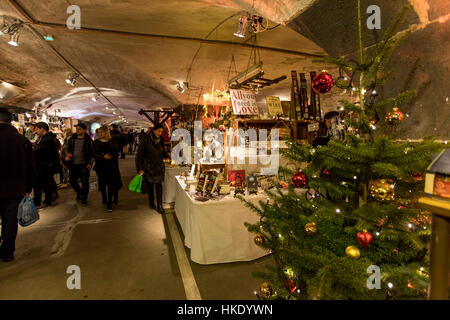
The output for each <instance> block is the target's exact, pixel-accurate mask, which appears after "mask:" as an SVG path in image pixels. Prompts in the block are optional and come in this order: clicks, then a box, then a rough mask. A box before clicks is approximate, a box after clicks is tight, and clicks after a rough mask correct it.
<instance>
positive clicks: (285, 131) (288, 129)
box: [237, 119, 327, 144]
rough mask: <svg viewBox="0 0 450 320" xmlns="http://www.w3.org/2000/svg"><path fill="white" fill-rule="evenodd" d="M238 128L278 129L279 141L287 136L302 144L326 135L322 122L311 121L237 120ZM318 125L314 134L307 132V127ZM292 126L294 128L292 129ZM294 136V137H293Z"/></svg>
mask: <svg viewBox="0 0 450 320" xmlns="http://www.w3.org/2000/svg"><path fill="white" fill-rule="evenodd" d="M237 122H238V127H239V128H242V129H250V128H254V129H256V130H259V129H267V130H269V131H270V130H271V129H275V128H276V129H280V139H281V140H282V139H284V138H287V136H289V137H291V138H293V139H295V140H297V141H300V142H302V143H309V144H311V143H312V142H313V140H314V139H315V138H316V137H318V136H325V135H326V134H327V127H326V125H325V122H324V121H312V120H298V121H289V120H253V119H245V120H237ZM313 123H318V124H319V130H318V131H314V132H308V125H310V124H313ZM294 126H296V128H295V129H294ZM295 135H296V136H295Z"/></svg>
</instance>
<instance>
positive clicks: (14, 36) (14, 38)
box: [1, 21, 23, 47]
mask: <svg viewBox="0 0 450 320" xmlns="http://www.w3.org/2000/svg"><path fill="white" fill-rule="evenodd" d="M22 26H23V22H21V21H16V22H14V23H13V24H11V26H9V27H8V26H7V25H6V24H5V23H4V24H3V27H2V28H1V33H2V34H9V42H8V43H9V44H10V45H11V46H14V47H17V46H18V45H19V36H20V28H22Z"/></svg>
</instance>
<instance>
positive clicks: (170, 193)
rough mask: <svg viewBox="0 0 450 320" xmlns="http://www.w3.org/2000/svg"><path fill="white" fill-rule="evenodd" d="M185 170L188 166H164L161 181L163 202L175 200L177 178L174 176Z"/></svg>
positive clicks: (187, 169)
mask: <svg viewBox="0 0 450 320" xmlns="http://www.w3.org/2000/svg"><path fill="white" fill-rule="evenodd" d="M185 171H189V167H173V168H172V167H166V173H165V176H164V183H163V202H164V203H173V202H175V193H176V185H177V180H176V179H175V177H176V176H179V175H180V174H182V173H183V172H185Z"/></svg>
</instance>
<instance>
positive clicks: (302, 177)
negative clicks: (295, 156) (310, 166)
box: [292, 171, 309, 188]
mask: <svg viewBox="0 0 450 320" xmlns="http://www.w3.org/2000/svg"><path fill="white" fill-rule="evenodd" d="M308 181H309V180H308V176H307V175H306V174H304V173H303V172H301V171H297V172H296V173H294V176H293V177H292V183H293V184H294V186H295V187H296V188H304V187H306V186H307V185H308Z"/></svg>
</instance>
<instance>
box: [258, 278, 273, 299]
mask: <svg viewBox="0 0 450 320" xmlns="http://www.w3.org/2000/svg"><path fill="white" fill-rule="evenodd" d="M272 294H273V289H272V287H271V286H270V285H269V284H268V283H267V282H263V283H261V286H260V287H259V296H260V297H261V298H263V299H269V298H270V297H271V296H272Z"/></svg>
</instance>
